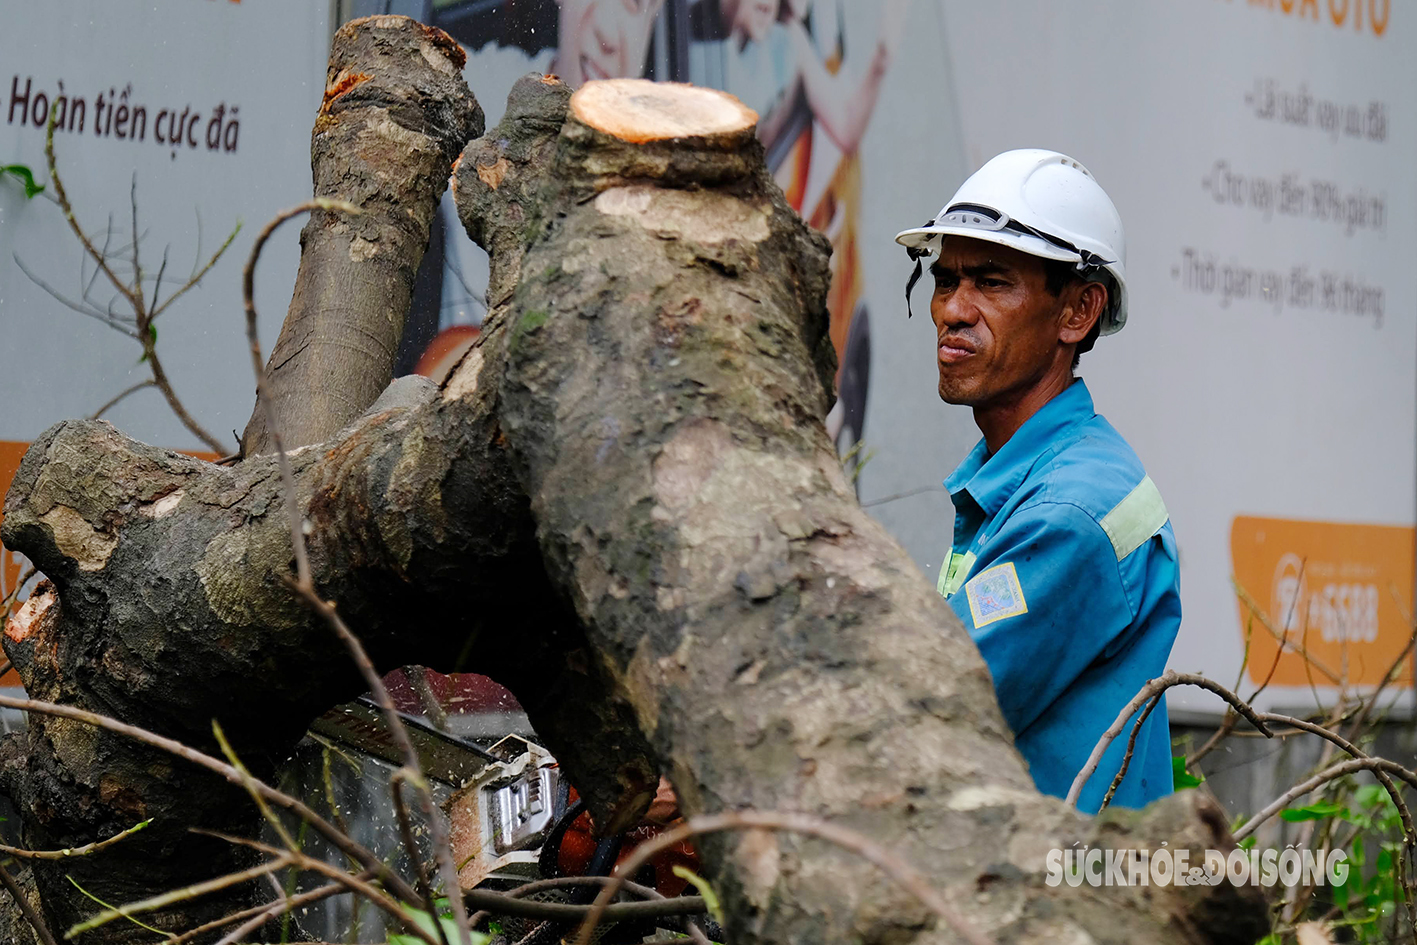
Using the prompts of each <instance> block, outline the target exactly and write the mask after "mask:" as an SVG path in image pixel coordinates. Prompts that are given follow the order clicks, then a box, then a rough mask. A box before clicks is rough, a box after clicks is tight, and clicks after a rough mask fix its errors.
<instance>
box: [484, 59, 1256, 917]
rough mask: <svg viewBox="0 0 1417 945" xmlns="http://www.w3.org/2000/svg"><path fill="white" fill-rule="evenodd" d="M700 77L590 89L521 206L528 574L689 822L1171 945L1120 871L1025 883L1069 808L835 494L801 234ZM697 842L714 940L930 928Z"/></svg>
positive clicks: (816, 268) (738, 123) (933, 614)
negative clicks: (863, 845) (615, 697)
mask: <svg viewBox="0 0 1417 945" xmlns="http://www.w3.org/2000/svg"><path fill="white" fill-rule="evenodd" d="M712 94H713V93H707V92H703V91H701V90H694V89H685V88H682V87H681V88H675V87H665V86H656V85H652V84H649V83H637V82H628V81H627V82H620V83H599V84H593V85H591V86H587V87H586V88H585V89H582V90H581V91H580V92H578V93H577V94H576V96H575V97H574V98H573V99H572V100H571V115H570V117H569V118H568V120H567V122H566V124H565V126H564V128H563V131H562V133H561V138H560V142H559V145H558V149H557V151H556V153H555V157H554V160H553V161H552V162H551V164H550V166H549V167H548V168H547V170H548V173H546V174H545V176H544V183H543V186H542V188H541V191H540V194H539V196H538V197H536V198H534V201H533V206H534V210H535V215H536V217H537V218H538V219H540V220H542V221H546V222H545V223H544V224H543V225H541V226H540V227H539V228H537V230H536V231H535V232H534V233H530V234H528V235H529V239H530V248H529V249H528V250H527V251H526V255H525V258H524V259H523V260H522V262H521V266H520V269H521V274H520V280H519V283H518V285H517V288H516V291H515V296H514V298H515V304H514V308H515V310H514V312H513V313H512V314H511V315H510V319H511V321H510V332H511V341H510V343H509V359H508V367H507V372H506V374H505V376H504V378H503V382H502V383H503V388H502V396H503V401H504V403H503V406H502V410H501V416H502V418H503V423H504V427H505V430H506V434H507V438H508V442H509V443H510V445H511V448H512V451H513V453H514V454H515V456H516V460H517V465H518V470H519V472H520V474H521V476H522V481H523V483H524V485H525V488H526V490H527V492H528V494H529V495H530V496H531V503H532V510H533V514H534V515H535V517H536V520H537V525H538V535H539V537H540V540H541V546H542V551H543V555H544V558H545V562H546V566H547V569H548V571H549V572H550V574H551V576H552V579H553V581H554V582H555V583H556V585H557V586H558V587H559V588H560V589H561V590H562V591H563V593H565V594H566V595H567V596H568V597H569V598H570V600H571V601H572V602H573V603H574V605H575V608H576V611H577V613H578V614H579V616H580V617H581V620H582V621H583V622H584V624H585V626H586V630H587V634H588V635H589V638H590V640H591V643H592V645H593V646H594V647H595V649H596V650H597V652H598V654H599V656H600V659H601V661H602V663H603V664H604V665H605V666H606V668H607V670H608V671H609V672H610V674H611V675H612V676H613V677H614V679H615V681H616V683H617V686H618V687H619V689H620V691H621V692H623V693H624V694H625V696H626V698H628V699H629V701H630V702H631V704H632V705H633V706H634V708H635V710H636V712H637V715H638V718H639V722H640V725H641V727H642V728H643V729H644V731H645V733H646V734H647V735H648V736H649V737H650V739H651V742H652V744H653V745H654V747H655V749H656V750H657V751H658V752H659V754H660V755H661V757H662V758H664V759H665V761H666V762H667V763H668V765H669V768H670V772H671V778H672V780H673V782H674V785H675V787H676V789H677V791H678V793H679V797H680V799H681V803H682V806H683V807H684V809H685V811H686V813H690V814H696V813H701V812H706V813H716V812H720V811H726V810H736V809H743V808H756V809H779V810H784V809H785V810H797V811H803V812H807V813H811V814H813V815H815V816H818V817H821V818H824V819H827V820H831V821H837V822H841V823H844V824H847V825H850V826H852V827H854V828H855V829H857V830H858V831H861V832H863V833H865V834H867V835H868V836H870V837H872V838H873V839H875V840H876V841H877V842H878V843H880V844H881V845H883V846H885V847H888V848H890V849H892V850H894V851H896V852H897V853H898V854H900V855H901V856H903V857H904V858H905V859H907V860H908V861H910V862H912V863H914V864H916V865H918V866H920V867H922V868H923V869H924V870H925V871H926V873H927V874H928V875H930V876H931V877H933V878H934V879H935V880H936V881H937V882H940V883H942V884H944V887H945V892H946V896H947V898H948V899H949V900H950V901H951V902H952V903H953V904H954V905H955V906H956V907H957V908H959V909H961V910H963V911H965V912H966V913H967V914H969V915H970V916H971V917H972V918H973V920H974V921H975V922H976V923H977V924H978V925H979V926H980V927H983V928H985V929H988V930H990V931H991V932H992V933H993V934H995V935H996V936H997V940H998V941H1024V940H1028V941H1062V940H1066V939H1067V938H1068V937H1069V936H1070V935H1073V934H1075V933H1076V932H1077V931H1080V930H1087V931H1088V932H1089V933H1091V934H1092V935H1094V936H1099V937H1101V936H1103V935H1104V934H1105V935H1107V936H1108V937H1111V938H1114V939H1119V940H1120V939H1125V940H1136V941H1142V940H1146V941H1167V940H1172V941H1181V940H1185V938H1186V937H1187V936H1186V935H1184V934H1180V933H1178V932H1176V931H1174V930H1172V931H1167V930H1164V929H1162V928H1161V927H1160V926H1161V925H1162V924H1164V920H1161V919H1160V917H1158V916H1157V915H1156V913H1155V912H1154V911H1153V907H1152V906H1150V905H1148V904H1146V902H1145V900H1144V899H1142V898H1140V896H1138V895H1137V894H1136V893H1133V892H1126V891H1120V890H1116V891H1110V892H1112V895H1110V896H1107V897H1105V898H1103V897H1096V898H1094V897H1092V896H1077V895H1075V894H1073V895H1059V894H1053V893H1051V891H1049V890H1047V889H1045V888H1044V887H1043V886H1042V867H1043V862H1044V854H1045V853H1046V851H1047V849H1048V848H1049V847H1050V846H1054V845H1066V844H1065V843H1064V839H1065V838H1068V837H1069V835H1070V834H1071V835H1080V834H1085V833H1087V832H1089V827H1088V824H1087V821H1086V820H1084V819H1083V818H1080V817H1078V816H1077V815H1075V814H1073V813H1072V812H1070V811H1069V810H1067V809H1066V808H1065V806H1064V805H1063V804H1062V803H1061V802H1059V801H1057V800H1054V799H1050V798H1044V797H1042V796H1040V795H1039V794H1038V793H1037V792H1036V791H1035V790H1034V788H1033V785H1032V782H1031V780H1030V779H1029V777H1028V773H1027V770H1026V769H1025V767H1024V764H1023V762H1022V760H1021V759H1020V758H1019V756H1018V754H1017V753H1016V752H1015V751H1014V749H1013V748H1012V746H1011V744H1010V737H1009V734H1008V729H1007V726H1006V725H1005V723H1004V721H1003V719H1002V717H1001V716H1000V714H999V710H998V706H997V703H996V702H995V699H994V696H993V692H992V687H991V685H990V679H989V675H988V672H987V670H986V668H985V666H984V663H983V661H982V659H981V658H980V656H979V653H978V651H977V649H975V647H974V646H973V644H972V643H971V641H970V640H969V637H968V636H967V634H966V633H965V631H964V630H963V628H962V627H961V625H960V623H959V621H958V620H957V619H956V618H955V616H954V615H953V613H952V612H951V611H950V609H949V607H948V606H947V605H946V604H945V603H944V601H943V600H942V599H941V598H940V597H939V595H938V594H935V593H934V592H933V591H932V589H931V588H930V586H929V584H928V583H927V582H926V581H925V580H924V579H923V578H922V577H921V576H920V574H919V572H918V571H917V569H916V568H915V566H914V565H913V564H912V563H911V561H910V559H909V558H908V556H907V555H906V553H905V551H904V550H903V549H902V548H901V547H900V546H899V545H898V544H897V543H896V542H895V541H893V540H892V539H891V538H890V537H889V536H888V535H887V534H886V533H885V532H884V530H883V529H882V528H881V527H880V526H879V525H878V524H877V523H876V522H874V521H873V520H872V519H871V518H870V517H869V516H867V515H866V513H865V512H863V511H862V510H861V508H860V506H859V505H858V503H857V502H856V499H855V496H854V494H853V492H852V489H851V487H850V485H849V483H848V482H847V481H846V477H845V476H844V475H843V473H842V470H841V467H840V465H839V463H838V461H837V458H836V455H835V452H834V451H833V449H832V447H831V443H830V442H829V440H828V438H827V436H826V434H825V432H824V430H823V427H822V423H821V418H822V416H823V415H824V414H825V412H826V407H827V401H828V398H827V386H828V384H829V380H830V377H831V368H832V365H831V363H830V359H829V358H828V357H825V356H824V353H825V352H827V351H829V350H830V349H829V346H828V345H827V344H826V343H825V338H826V330H827V324H828V319H827V314H826V308H825V304H824V303H825V293H826V288H827V248H826V244H825V241H824V240H823V239H822V238H821V237H820V236H819V235H817V234H815V233H813V232H812V231H810V230H808V228H807V227H806V226H805V225H804V224H803V223H802V222H801V220H800V219H799V218H798V217H797V216H796V215H795V214H794V213H792V212H791V210H790V209H789V208H788V207H787V205H786V203H785V202H784V200H783V198H782V196H781V194H780V192H779V191H778V189H777V188H776V186H775V185H773V183H772V182H771V179H770V177H769V175H768V173H767V171H766V169H765V167H764V165H763V162H762V157H761V149H760V146H759V145H758V144H757V142H756V140H755V139H754V138H753V135H752V125H751V122H743V121H742V120H739V119H735V117H734V114H733V105H734V103H732V102H720V103H715V102H713V101H705V100H704V96H709V95H712ZM724 98H726V97H724ZM695 121H699V122H700V124H699V126H698V127H697V128H695V126H694V122H695ZM686 126H687V127H686ZM464 160H466V159H464ZM460 170H462V169H461V168H460ZM459 189H460V195H461V183H460V185H459ZM528 215H529V216H530V215H531V214H530V213H529V214H528ZM1171 816H1172V817H1173V818H1174V817H1176V814H1175V812H1174V811H1173V812H1172V814H1171ZM1179 819H1182V820H1184V818H1179ZM1147 826H1148V825H1146V824H1145V823H1142V824H1141V825H1140V826H1139V827H1138V829H1137V832H1136V834H1134V836H1140V837H1145V836H1146V835H1147ZM1207 833H1208V834H1211V835H1213V836H1210V835H1208V836H1207V840H1208V841H1213V842H1214V843H1215V844H1219V843H1220V842H1221V841H1220V839H1219V838H1220V837H1223V823H1222V824H1220V825H1219V830H1212V831H1208V832H1207ZM705 850H706V852H707V854H708V864H707V865H708V869H709V873H710V878H711V879H712V880H713V881H714V882H715V885H716V888H718V889H719V890H720V891H721V892H722V893H723V894H724V896H725V901H726V903H727V904H728V906H729V913H730V928H729V935H730V937H731V938H732V940H733V941H735V942H738V943H751V942H789V941H846V940H858V939H860V940H866V941H887V940H889V941H906V940H908V939H909V938H912V937H913V936H915V935H916V934H918V933H920V932H921V931H922V930H924V929H927V928H930V927H932V923H933V917H932V916H931V915H930V914H929V913H928V912H926V911H925V910H924V909H923V907H922V906H921V905H920V904H919V903H918V902H917V901H914V900H913V899H912V898H911V897H910V896H908V895H906V894H904V893H902V892H901V891H900V890H899V889H897V888H895V887H893V886H892V885H891V884H890V883H888V882H887V881H885V880H883V879H881V878H879V877H877V876H873V875H871V874H870V873H868V872H864V871H863V870H862V869H861V866H860V864H859V863H856V862H853V860H852V858H851V857H850V856H848V855H846V854H843V853H840V852H838V851H834V850H829V849H824V848H823V847H822V846H821V845H820V844H814V843H813V842H812V841H810V840H803V839H800V838H796V837H791V836H766V835H763V836H752V835H750V836H749V837H748V838H740V837H726V836H720V837H716V838H712V839H710V840H708V841H706V843H705ZM996 886H997V891H996V892H995V891H994V889H995V887H996ZM986 887H988V888H989V889H990V890H991V895H990V896H989V897H988V898H987V901H984V900H981V899H980V898H979V897H978V896H977V895H976V894H977V892H978V891H979V890H981V889H984V888H986ZM1067 892H1068V893H1072V892H1073V891H1072V890H1070V889H1069V890H1067ZM1207 894H1210V891H1209V890H1207ZM1227 894H1229V893H1220V895H1227ZM1197 895H1199V894H1197ZM1182 897H1183V899H1184V891H1182ZM1044 900H1047V901H1048V905H1047V906H1046V907H1044V906H1043V905H1042V903H1043V901H1044ZM1252 925H1253V923H1252ZM1236 927H1240V928H1242V931H1241V934H1242V935H1243V934H1246V931H1247V930H1246V929H1245V928H1244V927H1245V922H1244V921H1243V920H1241V921H1239V922H1238V923H1237V924H1232V926H1231V928H1230V929H1229V930H1222V931H1231V932H1233V930H1234V928H1236ZM1212 931H1214V930H1212ZM1249 931H1253V929H1252V930H1249ZM929 937H931V938H932V940H934V939H935V938H938V939H939V940H948V939H949V938H950V933H949V932H948V930H946V929H943V928H941V929H939V930H938V931H937V932H936V933H933V934H932V935H931V936H929ZM1221 937H1223V936H1219V935H1217V940H1219V939H1220V938H1221Z"/></svg>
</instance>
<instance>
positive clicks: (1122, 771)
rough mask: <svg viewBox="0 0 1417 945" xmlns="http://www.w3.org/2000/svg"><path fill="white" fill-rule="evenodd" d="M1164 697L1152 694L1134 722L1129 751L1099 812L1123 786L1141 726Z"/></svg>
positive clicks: (1128, 743) (1128, 746)
mask: <svg viewBox="0 0 1417 945" xmlns="http://www.w3.org/2000/svg"><path fill="white" fill-rule="evenodd" d="M1163 698H1165V697H1164V696H1160V695H1157V696H1152V698H1151V701H1150V702H1148V703H1147V704H1146V708H1145V709H1144V710H1142V713H1141V715H1138V716H1137V720H1136V722H1135V723H1133V724H1132V734H1131V735H1130V736H1129V737H1128V738H1127V752H1126V754H1124V755H1123V756H1122V766H1121V767H1120V768H1118V769H1117V776H1116V777H1115V778H1113V779H1112V783H1111V784H1110V785H1108V786H1107V794H1106V796H1104V797H1103V798H1102V806H1101V807H1099V808H1098V809H1097V812H1098V813H1099V814H1100V813H1102V811H1104V810H1106V809H1107V805H1108V804H1110V803H1112V798H1113V796H1114V795H1115V794H1116V793H1117V788H1119V787H1121V786H1122V779H1123V778H1125V777H1126V776H1127V769H1128V768H1129V767H1131V764H1132V752H1134V751H1136V747H1137V736H1138V735H1140V734H1141V727H1142V726H1143V725H1144V724H1146V719H1147V716H1149V715H1151V712H1152V710H1153V709H1155V708H1156V706H1157V704H1158V703H1160V702H1161V700H1162V699H1163Z"/></svg>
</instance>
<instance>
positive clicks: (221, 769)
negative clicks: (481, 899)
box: [0, 695, 417, 902]
mask: <svg viewBox="0 0 1417 945" xmlns="http://www.w3.org/2000/svg"><path fill="white" fill-rule="evenodd" d="M0 707H5V708H10V709H20V710H22V711H25V712H37V713H39V714H41V715H52V716H55V717H58V718H64V719H73V720H74V721H77V722H84V723H87V724H89V725H93V726H96V727H98V728H102V729H106V730H108V731H110V732H115V733H117V734H119V735H123V736H125V737H127V738H131V739H133V740H134V741H138V742H142V743H143V744H145V745H151V746H153V747H154V748H159V749H161V750H163V751H166V752H168V753H170V754H173V755H176V756H177V757H179V758H182V759H184V760H186V761H189V762H191V763H192V764H195V765H197V766H199V767H202V768H206V769H207V770H208V771H211V772H213V773H214V774H218V775H220V776H221V777H222V778H223V779H225V780H226V781H227V782H229V783H231V784H234V785H237V786H238V787H244V786H245V784H246V782H245V779H244V778H243V776H242V774H241V772H240V771H238V770H237V769H236V768H234V767H232V766H231V765H229V764H227V763H225V762H223V761H218V760H217V759H216V758H213V757H212V756H211V755H208V754H205V753H203V752H200V751H198V750H197V749H195V748H189V747H188V746H186V745H184V744H182V743H181V742H179V741H175V740H173V739H171V738H166V737H164V736H162V735H157V734H155V733H153V732H149V731H147V730H146V729H142V728H138V727H137V726H136V725H129V724H128V723H126V722H120V721H118V720H117V719H113V718H109V717H108V716H106V715H99V714H98V713H97V712H89V711H87V710H85V709H78V708H75V707H73V706H67V705H56V704H55V703H53V702H41V701H39V700H37V699H17V698H15V697H13V696H6V695H0ZM252 782H253V784H254V787H255V789H256V790H257V791H259V792H260V794H261V796H262V797H263V798H265V799H266V800H267V801H268V802H270V803H271V804H274V805H276V806H277V807H279V808H281V809H282V810H288V811H290V812H291V813H292V814H294V815H295V816H297V817H300V818H302V819H303V820H305V821H307V822H308V823H309V824H310V826H312V827H314V828H315V830H316V831H318V832H319V833H320V834H321V835H322V836H323V837H325V839H327V840H329V841H330V843H332V844H334V846H335V847H337V848H338V849H339V850H340V851H341V852H342V853H345V854H347V855H348V856H350V857H351V858H352V859H354V860H355V861H356V862H357V863H359V864H360V865H361V866H363V867H365V868H366V869H369V870H371V871H373V873H374V874H375V875H376V876H377V877H378V878H379V880H380V881H381V882H383V883H384V885H385V886H387V887H388V888H389V890H390V891H392V892H393V893H394V895H396V896H398V897H399V898H401V899H407V900H408V901H409V902H413V901H415V899H416V897H417V893H416V892H414V890H413V889H412V888H411V887H410V886H409V885H408V884H407V883H406V882H404V881H403V880H402V879H401V878H400V877H399V875H398V874H397V873H395V872H394V871H393V870H391V869H389V868H388V867H387V866H385V865H384V863H383V862H382V861H381V860H380V859H379V858H378V857H377V856H375V855H374V854H373V853H372V852H370V851H369V850H368V849H367V848H365V847H364V846H362V845H360V844H359V843H356V842H355V841H354V840H352V839H350V837H349V836H348V835H347V834H345V833H344V832H343V831H341V830H338V829H336V828H335V827H334V826H333V825H331V824H330V823H329V822H328V821H326V820H325V819H324V818H323V817H321V816H320V815H319V814H317V813H315V812H314V811H313V810H311V809H310V808H309V807H308V806H306V804H305V803H304V802H302V801H300V800H298V799H296V798H294V797H291V796H290V795H289V794H286V793H284V792H282V791H278V790H276V789H275V788H273V787H271V786H270V785H268V784H266V783H264V782H263V781H260V780H258V779H252Z"/></svg>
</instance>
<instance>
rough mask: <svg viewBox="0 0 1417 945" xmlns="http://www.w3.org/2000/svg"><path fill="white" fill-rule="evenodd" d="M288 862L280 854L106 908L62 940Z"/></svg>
mask: <svg viewBox="0 0 1417 945" xmlns="http://www.w3.org/2000/svg"><path fill="white" fill-rule="evenodd" d="M291 863H292V857H290V856H288V855H281V856H278V857H276V858H275V859H273V860H267V861H266V862H265V863H262V864H260V865H259V866H253V867H251V868H250V869H247V870H241V871H240V872H237V873H227V874H226V875H225V876H218V877H217V878H216V879H209V880H207V881H206V882H202V883H194V884H193V885H191V886H184V887H183V888H181V889H174V890H172V891H170V892H165V893H163V894H162V895H160V896H153V897H151V898H149V899H144V900H142V901H140V902H131V903H128V904H127V905H124V906H115V907H114V908H111V909H106V910H104V911H103V912H100V913H98V914H97V915H94V916H90V917H89V918H87V919H85V920H84V921H83V922H80V923H78V924H77V925H75V926H74V927H73V928H71V929H69V931H67V932H65V933H64V937H65V938H73V937H74V936H76V935H78V934H80V933H81V932H88V931H90V930H92V929H96V928H98V927H99V926H103V925H107V924H108V923H110V922H112V921H113V920H114V919H131V918H132V917H133V916H135V915H141V914H143V913H144V912H155V911H157V910H158V909H162V908H164V907H166V906H170V905H173V904H174V903H178V902H187V901H189V900H192V899H199V898H201V897H202V896H205V895H208V894H210V893H214V892H220V891H221V890H223V889H230V888H231V887H232V886H239V885H241V884H242V883H249V882H250V881H251V880H253V879H260V878H261V877H262V876H265V875H266V874H267V873H270V872H273V871H275V870H279V869H284V868H285V867H287V866H289V865H291Z"/></svg>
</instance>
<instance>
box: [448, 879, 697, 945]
mask: <svg viewBox="0 0 1417 945" xmlns="http://www.w3.org/2000/svg"><path fill="white" fill-rule="evenodd" d="M614 882H619V884H620V888H621V889H622V890H624V891H625V892H630V893H634V894H635V895H636V896H639V897H641V898H643V899H655V900H661V899H665V898H667V897H666V896H665V895H664V894H663V893H661V892H660V891H659V890H657V889H651V888H650V887H649V886H641V885H640V884H639V883H632V882H630V881H629V880H627V879H622V880H615V879H612V878H611V877H609V876H555V877H552V878H551V879H538V880H535V881H533V882H530V883H523V884H522V885H520V886H518V887H517V888H516V889H509V890H507V891H506V892H505V893H503V895H504V896H506V897H508V898H509V899H522V898H525V897H527V896H532V895H535V894H536V893H539V892H544V891H545V890H548V889H574V888H577V887H581V886H605V885H607V884H609V883H614ZM492 915H493V913H492V912H491V911H490V910H487V909H483V910H481V911H479V912H476V913H474V914H473V916H472V918H470V919H468V924H469V925H471V926H472V928H474V929H475V928H477V927H478V926H479V925H481V924H482V923H483V922H486V921H487V920H488V919H490V918H491V917H492ZM684 931H685V933H686V934H687V935H688V936H689V938H690V939H692V940H693V941H694V943H695V945H710V943H709V938H708V936H707V935H705V934H704V930H703V929H701V928H699V927H698V926H697V925H695V924H694V923H693V922H692V921H691V920H690V918H689V917H688V916H685V918H684Z"/></svg>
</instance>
